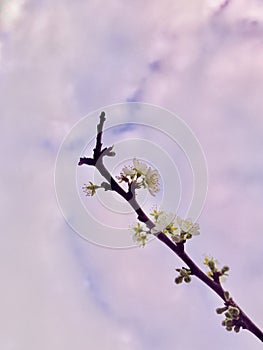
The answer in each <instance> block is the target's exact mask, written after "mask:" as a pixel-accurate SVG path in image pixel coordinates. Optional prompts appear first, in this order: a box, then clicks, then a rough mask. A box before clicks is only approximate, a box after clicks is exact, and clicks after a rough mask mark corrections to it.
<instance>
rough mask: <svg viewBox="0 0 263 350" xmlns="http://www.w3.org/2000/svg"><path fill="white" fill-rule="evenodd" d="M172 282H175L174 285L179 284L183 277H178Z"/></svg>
mask: <svg viewBox="0 0 263 350" xmlns="http://www.w3.org/2000/svg"><path fill="white" fill-rule="evenodd" d="M174 281H175V283H176V284H180V283H182V282H183V277H182V276H178V277H176V278H175V280H174Z"/></svg>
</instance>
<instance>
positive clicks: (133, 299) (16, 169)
mask: <svg viewBox="0 0 263 350" xmlns="http://www.w3.org/2000/svg"><path fill="white" fill-rule="evenodd" d="M262 43H263V4H262V1H260V0H251V1H249V2H248V1H245V0H239V1H235V0H228V1H219V0H215V1H212V0H191V1H190V0H189V1H187V2H186V1H183V0H176V1H170V0H164V1H162V2H159V1H157V0H153V1H148V0H146V1H143V2H141V1H137V0H134V1H128V0H123V1H120V0H111V1H109V2H107V3H105V2H102V1H99V0H90V1H87V2H86V1H81V0H76V1H74V2H73V1H70V0H64V1H63V2H61V1H58V0H52V1H51V0H35V1H30V0H9V1H8V0H1V1H0V96H1V97H0V108H1V118H0V133H1V139H0V143H1V151H0V152H1V160H2V170H1V181H0V188H1V200H0V206H1V218H2V220H1V221H2V235H1V244H0V250H1V255H0V256H1V260H2V261H1V264H0V270H1V276H2V285H1V291H0V296H1V298H0V300H1V316H0V345H1V348H3V349H6V350H25V349H27V350H28V349H29V350H31V349H39V350H42V349H47V348H48V349H56V350H60V349H61V350H62V349H63V350H68V349H72V348H78V349H79V350H82V349H87V348H93V349H106V350H108V349H109V350H111V349H115V350H118V349H122V350H144V349H153V350H154V349H165V350H170V349H187V350H192V349H195V350H201V349H208V348H210V347H211V346H213V349H214V350H217V349H222V348H223V349H240V350H243V349H248V348H249V349H251V350H257V349H259V348H260V346H261V344H260V341H259V340H258V339H257V338H256V337H255V336H253V335H252V334H250V333H249V332H246V331H242V332H241V333H240V334H235V333H234V332H226V331H225V329H224V328H223V327H222V326H221V321H222V316H219V315H217V314H216V313H215V309H216V308H217V307H220V306H222V304H221V300H220V299H219V298H218V297H217V296H216V295H215V294H214V293H213V292H212V291H210V290H209V289H208V288H207V287H206V286H205V285H203V284H202V283H201V282H199V281H198V280H195V279H193V281H192V283H191V284H190V285H180V286H177V285H175V284H174V278H175V277H176V271H175V268H177V267H182V262H181V261H180V260H179V259H178V258H177V257H176V256H175V255H174V254H172V252H171V251H170V250H169V249H167V248H166V247H165V246H163V245H162V244H161V243H160V242H158V241H156V240H153V241H152V242H150V243H149V244H148V245H147V246H146V247H145V248H130V249H114V248H113V247H110V248H109V247H105V246H102V245H98V244H94V243H91V242H90V241H89V240H88V239H85V237H84V238H83V235H81V232H79V234H78V233H76V232H75V231H74V230H73V229H72V227H71V226H69V224H68V222H69V220H70V219H72V216H70V218H68V217H67V220H65V218H64V216H63V213H62V212H61V208H60V205H59V203H58V202H57V193H56V192H57V188H55V185H54V173H55V169H56V168H55V165H56V160H57V155H58V152H59V150H60V146H61V144H62V142H63V140H65V137H67V135H71V134H72V130H75V129H74V128H76V126H78V125H82V124H80V123H84V125H87V126H88V130H87V135H92V136H93V137H94V136H95V135H94V132H95V130H96V123H97V121H98V118H97V117H98V116H99V113H100V112H101V111H102V110H103V109H105V110H107V111H108V112H109V113H108V114H107V122H106V123H108V124H106V126H107V125H108V126H109V125H111V123H113V122H114V121H115V120H118V121H121V122H122V123H135V125H134V127H127V124H125V125H126V126H125V127H123V128H117V129H114V128H113V129H112V130H109V133H108V135H106V134H105V142H106V141H107V140H108V141H109V143H110V144H109V145H111V144H112V143H116V151H117V150H118V151H119V152H122V151H123V150H125V151H127V152H128V153H127V154H126V153H125V152H124V151H123V154H122V156H123V157H124V158H125V157H126V158H127V159H128V158H129V159H130V158H131V159H132V157H136V156H137V157H144V156H146V153H145V154H142V153H140V152H142V150H144V149H147V150H148V153H147V156H149V159H148V161H149V164H152V165H155V166H157V167H158V168H160V171H161V176H162V180H163V181H162V185H163V186H165V185H164V184H167V183H168V185H167V188H168V191H166V192H163V197H164V198H163V197H161V196H160V197H156V199H157V200H160V201H161V202H162V201H163V203H167V204H168V210H170V208H171V203H172V196H174V200H175V203H178V198H177V197H178V196H179V194H180V193H179V192H176V191H177V189H176V186H173V184H174V182H173V177H175V179H176V182H175V183H176V184H178V185H179V184H180V181H181V183H182V187H183V189H184V191H185V192H182V193H181V194H182V201H183V204H182V205H183V206H184V205H186V204H184V200H185V202H187V200H188V199H189V196H190V194H191V191H192V187H191V186H193V183H192V181H191V176H190V175H189V172H188V171H190V170H191V169H189V164H188V166H187V165H186V164H187V162H186V161H185V158H184V156H183V152H182V150H181V152H180V150H179V148H180V147H178V145H175V144H174V143H173V144H172V143H169V142H171V141H169V140H168V138H167V137H166V135H165V134H164V128H165V125H166V126H167V125H169V128H170V133H173V132H174V129H175V128H176V125H177V124H176V121H177V120H178V118H179V119H180V121H181V124H180V125H186V126H187V128H188V129H189V130H191V131H192V133H193V135H195V138H196V139H197V140H198V142H199V143H200V145H201V147H202V149H203V151H204V155H205V159H206V166H207V170H208V192H207V197H206V200H205V203H204V206H203V210H202V213H201V215H200V217H199V219H198V222H199V224H200V227H201V235H200V236H198V237H195V238H194V239H193V240H191V242H189V243H188V244H187V251H188V252H189V255H191V257H192V258H193V259H194V260H195V261H196V262H197V263H198V264H199V265H200V266H202V260H203V258H204V255H206V254H208V255H211V256H213V257H215V258H216V259H217V260H219V262H220V263H221V266H223V265H225V264H227V265H229V266H230V276H229V278H228V279H227V281H226V282H225V284H224V285H225V288H226V289H227V290H229V291H230V293H231V295H233V297H234V299H235V300H236V301H237V302H238V303H239V304H240V306H241V307H242V309H243V310H244V311H245V312H246V313H247V314H248V315H249V316H250V317H251V318H252V319H253V321H254V322H255V323H256V324H257V325H258V326H259V327H261V328H262V326H263V319H262V314H263V303H262V289H263V282H262V276H263V267H262V256H263V255H262V253H263V248H262V247H263V236H262V226H263V216H262V208H263V199H262V198H263V162H262V149H263V139H262V131H263V117H262V115H263V102H262V91H263V64H262V62H263V45H262ZM127 102H132V103H133V104H132V105H133V106H134V105H135V104H134V103H135V102H136V103H143V104H147V106H156V107H155V108H159V110H160V118H159V119H158V118H157V117H156V116H155V117H153V116H151V115H149V114H147V115H145V116H142V117H141V120H137V119H136V117H135V114H134V115H132V114H131V115H128V116H125V115H121V114H120V115H119V114H118V108H117V109H116V108H115V107H107V106H112V105H115V106H116V104H124V103H127ZM126 105H127V104H126ZM129 106H130V105H129ZM144 106H146V105H144ZM149 108H150V110H151V108H152V107H149ZM111 112H112V115H111ZM113 112H114V113H113ZM96 115H97V117H96ZM167 115H169V116H171V115H173V116H174V124H173V123H168V124H167V119H163V118H168V117H167ZM116 118H117V119H116ZM138 118H139V117H138ZM145 118H146V119H145ZM151 118H152V119H151ZM145 120H146V121H147V126H145V127H143V126H141V125H140V122H141V123H143V122H145ZM163 120H165V123H164V122H163ZM151 123H152V124H154V125H155V129H154V130H152V129H151ZM158 123H159V124H158ZM93 130H94V132H93ZM84 134H85V130H84V129H83V130H82V134H81V135H82V136H83V135H84ZM115 137H116V141H115V140H114V138H115ZM178 137H179V136H178ZM132 139H133V140H134V139H135V140H137V141H132ZM77 141H78V140H77ZM89 141H90V140H88V139H87V141H86V145H87V147H86V148H83V151H82V152H84V151H86V150H87V151H88V150H92V145H91V144H90V143H89ZM118 142H119V143H118ZM121 142H123V145H124V147H121V146H122V144H121ZM146 145H147V147H146ZM151 145H152V147H153V150H154V151H152V152H151ZM82 152H81V153H82ZM132 152H134V153H136V154H132ZM158 152H161V153H158ZM119 154H120V153H119ZM159 154H160V155H159ZM164 154H165V156H164ZM118 157H119V158H118ZM169 157H171V159H172V160H173V162H174V163H173V162H172V161H171V163H170V164H171V166H169V165H168V166H166V165H165V164H166V163H165V162H166V161H167V162H168V163H167V164H169V159H170V158H169ZM114 158H115V157H114ZM114 158H112V159H110V160H109V163H108V164H109V165H110V166H111V167H112V169H116V170H117V169H119V168H120V167H121V164H122V163H121V161H122V159H124V158H121V156H120V155H116V158H115V159H114ZM115 160H116V163H114V162H115ZM114 166H116V168H114ZM201 166H203V163H200V167H201ZM68 167H69V168H68V169H67V168H65V179H66V178H67V176H68V173H71V172H75V173H76V174H77V176H76V177H77V180H76V184H77V185H76V186H75V187H74V188H72V187H70V186H67V184H66V185H65V184H64V182H63V181H62V180H63V179H62V178H61V182H59V185H60V188H61V189H62V190H64V191H65V193H66V195H67V198H69V197H70V196H71V195H72V196H76V194H77V195H79V198H80V201H81V203H84V206H87V207H89V206H90V207H92V201H94V207H95V208H100V207H101V204H100V203H98V199H101V200H103V201H107V200H108V202H105V203H108V204H107V205H108V207H109V206H110V204H111V203H109V199H107V197H106V195H107V192H105V193H103V194H102V193H100V197H99V196H98V197H97V198H86V197H85V196H84V197H83V195H81V194H79V193H78V189H79V187H80V186H81V185H82V184H81V182H82V181H83V179H85V177H86V176H87V178H86V180H85V181H89V180H90V178H89V177H88V176H91V175H92V176H93V173H92V174H91V173H89V171H90V170H89V169H88V168H86V169H85V168H83V167H81V168H77V165H76V163H74V164H73V163H72V164H69V165H68ZM118 167H119V168H118ZM94 176H97V175H94ZM188 186H189V187H188ZM170 187H171V193H170V192H169V188H170ZM163 188H164V187H163ZM174 188H175V189H174ZM173 191H175V192H173ZM62 192H63V191H62ZM79 192H81V191H79ZM165 194H167V195H168V194H170V195H171V198H170V197H168V199H167V198H165V196H164V195H165ZM141 196H142V197H141V199H142V201H144V202H145V206H146V209H147V210H148V209H149V208H150V204H152V203H151V201H152V198H150V197H149V196H148V197H144V196H146V195H145V194H142V195H141ZM108 198H112V197H108ZM166 200H167V202H165V201H166ZM114 203H115V205H116V208H117V209H116V208H115V209H116V210H119V209H118V208H120V207H121V208H122V204H120V202H118V199H116V198H115V202H114ZM118 205H119V206H118ZM175 206H176V205H175ZM72 208H73V205H72V207H70V209H72ZM72 210H73V209H72ZM95 211H96V210H95ZM72 213H74V214H76V212H71V211H70V214H72ZM96 213H97V215H98V218H97V221H96V225H95V224H93V221H92V220H91V219H90V218H89V217H88V215H87V220H88V225H89V228H90V232H92V234H93V235H94V232H95V229H96V230H97V231H98V232H100V233H103V232H104V231H107V230H108V228H109V227H110V226H111V227H113V229H112V228H111V231H112V232H113V231H115V229H116V232H123V234H124V235H126V236H125V237H128V238H129V236H128V235H129V233H127V232H128V227H129V225H130V224H131V222H130V217H129V219H128V220H127V225H126V222H125V220H124V217H125V215H123V213H122V214H121V215H120V216H119V218H118V215H117V214H116V213H111V211H110V210H106V213H105V215H103V214H101V213H104V212H103V211H101V210H97V211H96ZM111 215H114V217H113V216H111ZM111 217H112V219H111ZM133 218H134V219H136V218H135V217H133ZM73 220H75V221H76V218H73ZM103 220H105V222H104V221H103ZM98 221H99V223H100V224H101V225H99V223H98ZM116 221H117V222H118V223H117V224H116ZM118 225H119V226H118ZM116 226H117V227H116ZM125 226H127V230H126V228H125ZM105 228H106V229H105ZM103 230H104V231H103ZM101 236H102V237H103V234H102V235H101ZM93 237H94V236H93ZM86 238H87V237H86ZM128 238H127V239H128ZM94 239H96V235H95V238H94Z"/></svg>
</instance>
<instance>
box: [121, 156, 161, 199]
mask: <svg viewBox="0 0 263 350" xmlns="http://www.w3.org/2000/svg"><path fill="white" fill-rule="evenodd" d="M116 177H117V179H118V180H119V182H120V183H121V182H123V181H124V182H126V183H128V184H129V185H133V187H134V188H147V189H148V191H149V193H150V194H151V195H152V196H155V194H156V193H157V192H159V190H160V188H159V180H160V175H159V173H158V171H157V170H153V169H152V168H151V167H148V166H147V165H146V164H145V163H143V162H141V161H139V160H138V159H136V158H134V159H133V164H132V165H125V166H124V167H123V168H122V171H121V173H120V175H119V176H116Z"/></svg>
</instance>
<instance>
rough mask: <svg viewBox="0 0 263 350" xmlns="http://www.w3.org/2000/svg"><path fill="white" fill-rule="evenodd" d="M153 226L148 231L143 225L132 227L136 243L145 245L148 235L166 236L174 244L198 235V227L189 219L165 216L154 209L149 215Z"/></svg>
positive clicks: (170, 215)
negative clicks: (151, 217) (152, 220)
mask: <svg viewBox="0 0 263 350" xmlns="http://www.w3.org/2000/svg"><path fill="white" fill-rule="evenodd" d="M150 215H151V216H153V219H154V224H155V226H154V227H153V228H152V229H149V228H148V227H147V226H146V225H145V224H141V223H138V224H137V225H136V226H132V227H131V230H132V231H133V233H134V234H133V238H134V240H135V241H136V242H138V243H140V244H142V246H144V245H145V243H146V242H147V240H148V237H149V234H153V235H155V236H157V235H158V234H159V233H160V232H162V233H164V234H167V235H169V236H170V238H171V239H172V240H173V241H174V242H175V243H180V242H185V241H186V240H187V239H190V238H192V237H193V236H196V235H199V234H200V232H199V225H198V224H197V223H193V222H192V221H191V220H190V219H186V220H183V219H181V218H180V217H179V216H176V215H175V214H166V213H165V212H163V211H158V210H157V209H156V208H155V209H154V210H153V212H151V213H150Z"/></svg>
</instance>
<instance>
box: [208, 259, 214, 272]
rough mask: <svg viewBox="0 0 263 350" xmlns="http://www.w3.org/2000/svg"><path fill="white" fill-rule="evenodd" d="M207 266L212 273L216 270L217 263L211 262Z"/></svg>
mask: <svg viewBox="0 0 263 350" xmlns="http://www.w3.org/2000/svg"><path fill="white" fill-rule="evenodd" d="M207 265H208V267H209V268H210V270H212V271H214V270H215V263H214V261H213V260H209V261H208V264H207Z"/></svg>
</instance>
